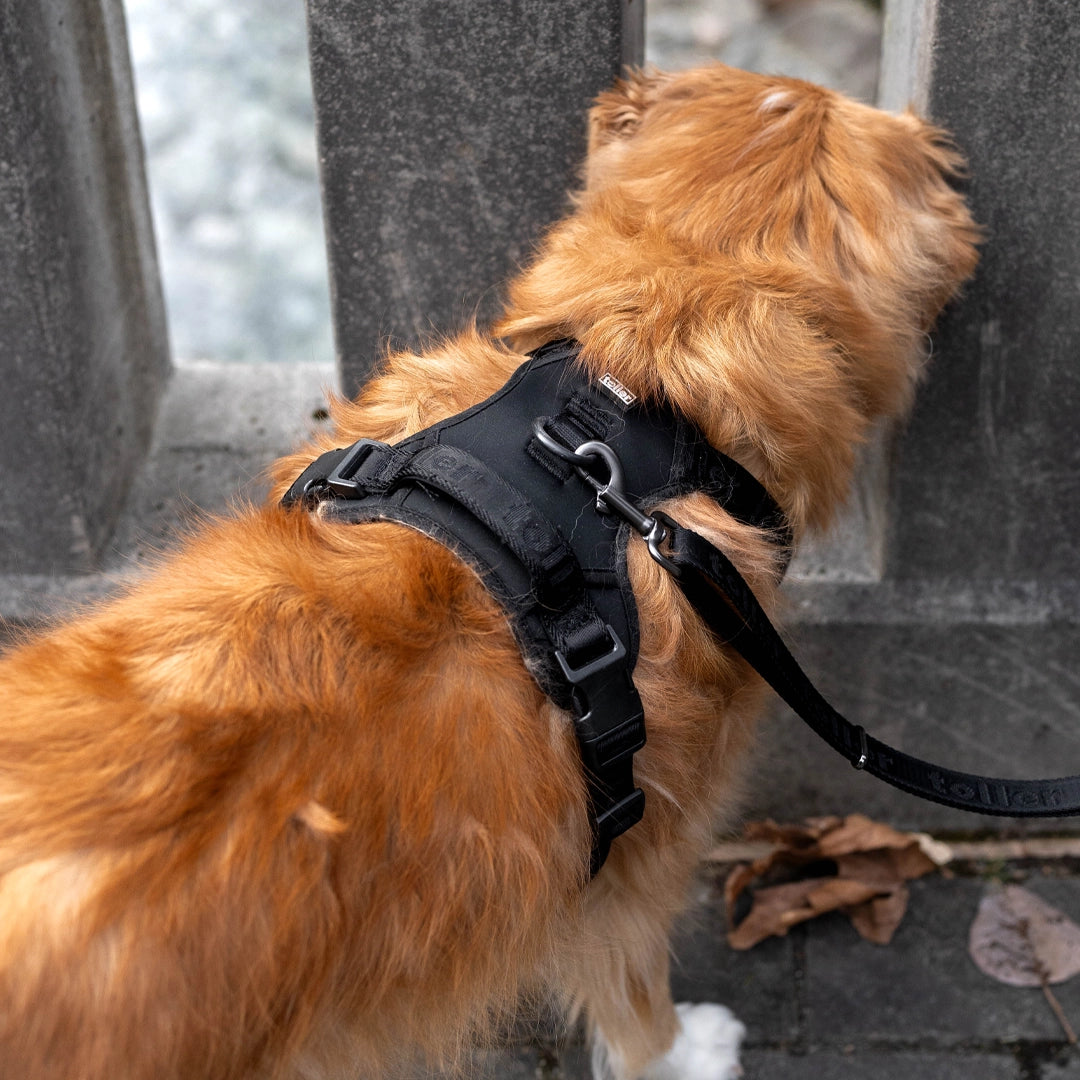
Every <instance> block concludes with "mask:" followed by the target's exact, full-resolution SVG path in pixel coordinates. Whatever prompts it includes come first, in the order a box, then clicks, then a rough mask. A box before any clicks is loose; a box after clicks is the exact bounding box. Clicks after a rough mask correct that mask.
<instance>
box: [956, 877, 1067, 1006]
mask: <svg viewBox="0 0 1080 1080" xmlns="http://www.w3.org/2000/svg"><path fill="white" fill-rule="evenodd" d="M968 951H969V952H970V953H971V958H972V959H973V960H974V961H975V963H976V964H977V965H978V967H979V969H980V970H981V971H983V972H985V973H986V974H987V975H989V976H991V977H992V978H994V979H997V980H998V981H999V982H1003V983H1008V984H1009V985H1010V986H1041V985H1042V984H1043V982H1044V981H1046V982H1049V983H1059V982H1064V981H1065V980H1066V979H1071V978H1072V977H1073V976H1074V975H1077V974H1080V926H1077V925H1076V923H1075V922H1073V921H1072V919H1070V918H1069V917H1068V916H1067V915H1065V914H1064V913H1062V912H1060V911H1058V909H1057V908H1055V907H1052V906H1051V905H1050V904H1048V903H1047V902H1046V901H1045V900H1042V899H1040V898H1039V897H1038V896H1036V895H1035V894H1034V893H1033V892H1030V891H1029V890H1028V889H1025V888H1022V887H1021V886H1019V885H1006V886H1005V888H1004V889H1001V890H999V891H997V892H993V893H990V894H989V895H988V896H984V897H983V898H982V901H981V902H980V903H979V910H978V913H977V914H976V916H975V921H974V922H973V923H972V924H971V933H970V935H969V937H968Z"/></svg>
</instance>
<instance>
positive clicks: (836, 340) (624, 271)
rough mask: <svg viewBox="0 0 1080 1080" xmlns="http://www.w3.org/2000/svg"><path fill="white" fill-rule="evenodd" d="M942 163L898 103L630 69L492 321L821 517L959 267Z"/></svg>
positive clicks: (946, 152)
mask: <svg viewBox="0 0 1080 1080" xmlns="http://www.w3.org/2000/svg"><path fill="white" fill-rule="evenodd" d="M961 167H962V161H961V159H960V157H959V155H958V154H957V152H956V151H955V150H954V149H953V148H952V147H951V145H950V143H949V141H948V139H947V138H946V136H945V135H944V133H943V132H941V131H939V130H938V129H936V128H934V127H932V126H930V125H928V124H926V123H924V122H923V121H921V120H919V119H918V118H917V117H916V116H914V115H913V114H910V113H907V114H904V115H900V116H896V115H891V114H888V113H884V112H881V111H879V110H877V109H873V108H870V107H869V106H866V105H861V104H859V103H857V102H854V101H851V100H849V99H847V98H844V97H843V96H841V95H839V94H836V93H834V92H832V91H829V90H826V89H823V88H821V87H817V86H813V85H811V84H809V83H805V82H801V81H799V80H796V79H786V78H779V77H769V76H762V75H754V74H749V73H746V72H741V71H735V70H733V69H731V68H726V67H723V66H720V65H715V66H712V67H707V68H702V69H698V70H694V71H689V72H684V73H681V74H678V75H666V74H660V73H654V72H646V73H638V74H635V75H632V76H630V77H629V78H627V79H625V80H623V81H621V82H620V83H619V84H618V85H617V86H616V87H615V88H614V89H613V90H611V91H609V92H607V93H605V94H602V95H601V96H600V97H599V99H598V100H597V103H596V105H595V106H594V108H593V110H592V112H591V114H590V139H589V155H588V158H587V161H586V163H585V166H584V173H583V180H584V186H583V188H582V190H581V191H580V192H578V193H577V195H576V196H575V199H574V205H575V209H574V212H573V214H572V215H571V216H570V217H569V218H568V219H566V220H565V221H563V222H562V223H560V224H559V225H557V226H556V227H555V228H553V229H552V230H551V231H550V232H549V234H548V235H547V237H546V238H545V240H544V242H543V244H542V246H541V248H540V251H539V253H538V256H537V258H536V260H535V261H534V262H533V264H532V265H531V266H530V267H529V268H528V269H527V270H526V272H525V273H524V274H523V275H522V276H521V277H520V278H519V279H517V281H515V282H514V283H513V284H512V285H511V289H510V306H509V310H508V313H507V316H506V318H505V319H504V320H503V322H502V324H501V326H500V327H499V330H500V332H502V333H505V334H507V335H509V336H511V337H512V338H513V339H514V341H515V343H516V344H517V345H519V346H521V347H531V346H532V345H534V344H538V343H539V342H540V341H542V340H544V339H546V338H549V337H552V336H560V335H572V336H575V337H577V338H579V340H581V341H582V343H583V345H584V347H585V348H584V355H585V356H586V358H587V357H588V356H589V355H590V354H594V355H596V356H597V357H600V356H603V357H604V359H605V362H607V363H611V362H612V358H613V357H616V358H618V362H619V364H620V371H621V374H620V375H619V377H620V379H622V381H623V382H624V383H626V384H627V385H629V386H631V387H633V388H634V389H635V391H638V392H641V393H644V394H649V393H656V394H663V395H664V396H665V397H667V398H668V399H669V400H672V401H673V402H675V403H676V404H677V405H678V406H679V407H680V408H683V409H684V411H686V412H687V413H688V414H689V415H690V416H691V417H692V418H693V419H694V420H695V421H696V422H698V423H699V425H700V426H701V427H702V428H703V429H704V430H705V431H706V433H707V434H708V435H709V437H710V439H712V440H713V441H714V442H716V443H717V444H722V445H723V446H724V447H725V448H726V449H728V450H729V451H730V450H734V451H735V452H737V453H742V454H743V456H744V458H746V459H747V460H748V463H750V464H751V465H752V466H754V467H759V468H760V470H761V475H762V478H763V479H765V480H766V482H768V483H770V484H772V485H773V486H774V487H775V488H776V489H777V491H778V494H779V495H780V497H781V498H782V499H784V495H785V489H787V492H788V497H787V498H786V500H785V503H786V506H787V507H788V508H789V510H790V511H791V512H793V513H794V515H795V517H796V518H797V519H799V520H803V521H817V522H818V523H822V522H824V521H825V520H827V519H828V517H829V516H830V515H831V513H832V510H833V508H834V507H835V505H836V504H837V503H838V502H839V501H841V500H842V499H843V497H844V494H845V492H846V490H847V483H848V477H849V474H850V468H851V461H852V457H853V447H854V446H855V444H856V443H857V442H858V441H859V440H860V439H861V438H862V437H863V435H864V433H865V430H866V427H867V424H868V423H869V421H870V420H872V419H873V418H874V417H876V416H880V415H883V414H884V415H896V414H898V413H900V412H902V411H903V409H904V408H905V407H906V405H907V403H908V401H909V399H910V394H911V388H912V385H913V383H914V381H915V378H916V376H917V375H918V373H919V371H920V369H921V367H922V364H923V361H924V359H925V357H926V354H927V346H926V340H925V332H926V331H927V330H928V329H929V327H930V325H931V324H932V322H933V320H934V318H935V317H936V316H937V315H938V313H939V312H940V310H941V308H942V306H943V305H944V304H945V303H946V301H947V300H948V299H949V298H950V297H952V296H953V295H954V294H955V293H956V291H957V289H958V288H959V286H960V285H961V283H962V282H963V281H964V280H965V279H966V278H967V277H969V276H970V274H971V273H972V271H973V269H974V267H975V262H976V251H975V243H976V241H977V239H978V230H977V228H976V226H975V225H974V223H973V221H972V219H971V216H970V214H969V213H968V210H967V207H966V205H965V203H964V200H963V198H962V197H961V196H960V195H959V194H958V193H957V191H956V190H955V187H954V181H955V178H956V176H957V174H958V173H959V171H960V169H961ZM624 376H625V377H624ZM800 470H801V471H800Z"/></svg>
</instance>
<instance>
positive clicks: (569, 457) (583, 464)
mask: <svg viewBox="0 0 1080 1080" xmlns="http://www.w3.org/2000/svg"><path fill="white" fill-rule="evenodd" d="M546 421H547V417H545V416H538V417H537V418H536V419H535V420H534V421H533V425H532V431H533V435H535V436H536V441H537V442H538V443H539V444H540V445H541V446H542V447H543V448H544V449H545V450H548V451H550V452H551V453H552V454H554V455H555V456H556V457H557V458H558V459H559V460H560V461H565V462H566V463H567V464H568V465H573V466H574V468H575V469H586V468H588V466H589V465H590V464H591V461H592V459H591V458H587V457H586V456H585V455H584V454H578V453H575V452H574V451H573V450H571V449H570V447H569V446H563V444H562V443H561V442H559V441H558V440H557V439H554V438H552V436H551V435H549V434H548V430H547V427H545V423H546Z"/></svg>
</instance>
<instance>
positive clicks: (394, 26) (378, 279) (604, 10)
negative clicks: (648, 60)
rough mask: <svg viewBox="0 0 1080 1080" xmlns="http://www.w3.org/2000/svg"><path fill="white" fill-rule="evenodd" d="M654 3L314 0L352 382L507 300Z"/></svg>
mask: <svg viewBox="0 0 1080 1080" xmlns="http://www.w3.org/2000/svg"><path fill="white" fill-rule="evenodd" d="M643 12H644V4H643V0H591V2H589V3H582V2H581V0H520V2H517V3H512V4H511V3H490V2H489V0H466V2H461V3H452V4H451V3H446V2H445V0H398V2H396V3H394V4H387V3H384V2H383V0H308V28H309V36H310V40H311V62H312V76H313V83H314V89H315V101H316V113H317V121H316V122H317V129H318V136H319V154H320V166H321V171H322V183H323V193H324V200H325V201H324V212H325V216H326V228H327V236H328V244H329V251H330V263H331V279H332V285H331V302H332V307H333V312H334V329H335V336H336V345H337V355H338V362H339V365H340V368H341V371H342V381H343V385H344V387H345V389H346V390H349V391H352V390H355V389H356V388H357V386H358V385H359V384H360V383H361V382H362V381H363V379H364V378H365V376H366V374H367V373H368V371H369V370H370V365H371V362H372V359H373V358H374V357H375V356H377V355H379V354H381V352H382V349H383V346H384V343H385V342H386V340H387V339H388V338H389V339H393V341H394V342H395V343H396V344H398V345H403V344H416V343H417V342H418V341H420V340H422V338H423V337H424V335H427V334H430V333H432V332H433V331H436V330H439V331H448V330H452V329H454V328H456V327H458V326H460V325H462V324H463V323H464V322H466V321H467V320H468V319H469V318H471V317H472V315H473V314H474V313H476V312H479V314H480V316H481V318H482V319H485V318H490V317H491V316H492V315H493V314H494V313H495V311H496V310H497V308H498V297H499V294H498V287H499V284H500V283H501V282H502V281H504V280H505V279H506V278H507V277H508V276H509V275H510V274H511V273H512V272H513V270H514V269H515V267H516V265H517V264H518V263H519V262H521V261H523V260H524V259H525V257H526V256H527V255H528V253H529V249H530V245H531V244H532V243H533V242H534V241H535V240H536V238H537V236H538V234H539V232H540V230H541V229H542V228H543V227H544V226H545V225H546V224H549V223H550V222H552V221H554V220H555V219H556V218H557V217H559V216H560V214H561V212H562V211H563V209H564V207H565V200H566V192H567V190H568V189H569V188H570V187H572V186H573V181H574V173H575V170H576V169H577V167H578V164H579V163H580V161H581V159H582V157H583V156H584V150H585V134H586V127H585V119H584V117H585V110H586V108H587V107H588V105H589V102H590V101H591V100H592V98H593V97H594V96H595V95H596V94H597V93H598V92H599V91H600V90H602V89H604V88H606V87H607V86H609V85H610V84H611V82H612V81H613V80H614V79H615V77H616V76H617V75H618V74H619V71H620V70H621V68H622V66H623V65H624V64H626V63H640V62H641V61H642V58H643V55H642V49H643V26H644V24H643Z"/></svg>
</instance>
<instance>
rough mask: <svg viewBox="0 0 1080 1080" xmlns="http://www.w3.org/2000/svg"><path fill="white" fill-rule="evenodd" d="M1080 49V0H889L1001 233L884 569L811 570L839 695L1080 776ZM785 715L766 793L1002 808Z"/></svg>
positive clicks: (920, 433)
mask: <svg viewBox="0 0 1080 1080" xmlns="http://www.w3.org/2000/svg"><path fill="white" fill-rule="evenodd" d="M1078 57H1080V6H1078V5H1077V4H1076V3H1075V2H1074V0H1043V2H1042V3H1039V4H1018V3H1016V2H1015V0H983V2H982V3H978V4H973V3H970V2H969V0H888V3H887V6H886V34H885V46H884V57H883V61H884V62H883V75H882V104H883V105H885V106H886V107H890V108H901V107H903V106H904V105H905V104H906V103H907V102H909V101H911V102H912V103H914V105H915V106H916V108H917V109H918V111H920V112H922V113H923V114H924V115H928V116H929V118H930V119H932V120H934V121H936V122H938V123H940V124H941V125H942V126H944V127H946V128H948V129H949V130H951V131H952V132H953V133H954V135H955V137H956V140H957V142H958V144H959V146H960V148H961V149H962V150H963V152H964V153H965V154H966V155H967V157H968V160H969V162H970V166H971V169H970V171H971V178H970V182H969V190H970V198H971V203H972V206H973V210H974V213H975V217H976V219H977V220H978V221H979V222H980V223H982V224H983V225H984V226H985V228H986V242H985V244H984V245H983V248H982V262H981V265H980V267H979V270H978V273H977V276H976V278H975V280H974V282H973V283H972V284H971V285H970V286H969V288H968V289H967V292H966V294H965V296H964V297H963V298H962V299H961V301H960V302H959V303H958V304H957V305H955V307H954V308H953V309H952V310H951V311H950V312H949V313H948V314H947V316H946V318H945V319H944V321H943V323H942V324H941V326H940V329H939V332H938V333H937V334H936V335H935V340H934V354H935V355H934V358H933V361H932V364H931V366H930V369H929V372H928V376H927V379H926V381H925V383H924V384H923V386H922V387H921V389H920V391H919V395H918V399H917V404H916V408H915V412H914V415H913V417H912V419H911V421H910V423H909V424H908V425H907V426H906V428H905V429H904V430H903V431H902V432H901V433H899V435H898V437H897V439H896V441H895V444H894V447H893V454H892V459H891V462H890V467H889V475H888V484H887V489H886V490H887V494H886V496H885V497H884V501H883V505H882V510H883V512H884V515H885V544H884V558H883V562H882V567H881V572H880V575H879V576H878V578H877V580H875V581H865V582H862V583H850V582H848V583H844V582H833V583H820V582H819V583H808V582H802V583H799V584H797V585H796V586H795V587H794V588H793V589H792V595H793V597H794V599H795V607H796V616H797V619H798V621H799V623H800V624H801V625H799V626H798V627H797V628H796V633H795V637H796V640H797V642H798V652H799V653H800V654H801V655H802V656H803V657H804V659H805V661H806V666H807V668H808V670H810V671H811V672H812V673H813V674H815V675H816V676H817V677H818V678H819V680H820V683H821V685H822V687H823V689H825V690H826V692H827V693H828V694H829V696H830V697H831V698H832V699H833V700H834V703H835V704H836V705H837V706H838V707H840V708H841V710H842V711H844V712H845V713H846V714H847V715H848V716H849V717H850V718H851V719H853V720H857V721H858V722H861V723H863V724H864V725H865V726H866V727H867V728H868V729H869V730H870V731H872V732H873V733H874V734H875V735H877V736H878V737H881V738H884V739H886V740H889V741H892V742H894V743H896V744H898V745H900V746H901V747H902V748H903V749H905V750H907V751H908V752H910V753H914V754H918V755H920V756H933V757H936V758H937V759H938V760H940V761H941V762H942V763H945V764H951V765H954V766H955V767H957V768H961V769H965V770H967V771H972V772H987V773H996V774H998V775H1003V774H1004V775H1015V776H1038V775H1050V776H1054V775H1062V774H1064V773H1080V675H1078V666H1077V657H1078V656H1080V439H1078V437H1077V431H1078V427H1080V285H1078V283H1080V185H1078V183H1077V177H1078V176H1080V120H1078V117H1080V63H1078V60H1077V58H1078ZM769 735H770V745H769V762H768V764H767V765H765V766H764V768H765V770H766V771H767V772H768V773H769V774H770V775H771V776H772V777H773V784H774V786H773V787H772V790H773V791H774V792H775V794H769V793H765V794H763V795H762V796H761V797H760V798H759V801H758V805H757V806H756V808H755V809H756V810H757V811H758V812H764V813H774V814H783V815H784V816H790V815H791V814H792V813H793V812H795V813H798V812H824V811H833V810H851V809H860V810H864V811H867V812H871V813H877V814H880V815H882V816H885V817H887V818H890V819H892V820H894V821H900V822H906V823H908V824H911V825H917V826H922V827H933V828H943V829H972V828H978V827H980V826H981V825H999V824H1000V822H999V821H997V820H996V819H984V820H982V821H980V820H979V819H977V818H974V817H972V816H970V815H965V814H962V813H958V812H952V811H946V810H942V809H940V808H935V807H932V806H930V805H929V804H923V803H920V802H919V801H917V800H914V799H911V798H909V797H908V796H904V795H901V794H899V793H896V792H892V791H891V790H890V789H887V788H885V787H884V786H883V785H881V784H879V783H878V782H876V781H874V780H872V779H870V778H868V777H865V776H862V775H860V774H856V773H854V772H853V771H852V770H851V769H850V768H849V767H848V766H847V765H846V764H844V763H843V762H842V761H840V760H839V759H835V760H833V757H832V756H831V752H830V751H826V750H823V749H821V748H819V747H818V746H817V745H815V741H814V740H813V738H812V737H810V736H807V735H804V734H803V733H802V731H801V730H800V725H799V724H798V721H796V720H794V718H792V717H791V716H790V715H785V714H783V713H782V712H780V714H779V715H778V718H777V720H776V722H775V724H774V725H773V726H772V727H771V728H770V731H769ZM778 773H779V774H780V777H779V779H777V774H778ZM759 790H760V789H759ZM1036 827H1038V826H1036ZM1041 827H1042V828H1044V829H1045V828H1048V827H1053V826H1052V825H1050V826H1048V825H1046V824H1044V825H1042V826H1041Z"/></svg>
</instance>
